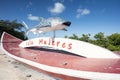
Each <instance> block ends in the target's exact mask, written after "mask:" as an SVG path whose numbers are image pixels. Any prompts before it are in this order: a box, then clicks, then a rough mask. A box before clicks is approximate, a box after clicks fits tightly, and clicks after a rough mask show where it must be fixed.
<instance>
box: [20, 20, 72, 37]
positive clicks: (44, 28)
mask: <svg viewBox="0 0 120 80" xmlns="http://www.w3.org/2000/svg"><path fill="white" fill-rule="evenodd" d="M22 24H23V26H24V27H25V29H26V35H28V33H29V32H33V34H37V33H39V34H41V33H46V32H50V31H54V35H55V31H56V30H64V31H67V29H66V28H67V27H69V26H70V25H71V22H70V21H64V20H61V19H59V18H49V19H44V18H40V24H38V25H36V26H34V27H33V28H31V29H29V27H28V26H27V24H26V23H25V22H24V21H23V23H22Z"/></svg>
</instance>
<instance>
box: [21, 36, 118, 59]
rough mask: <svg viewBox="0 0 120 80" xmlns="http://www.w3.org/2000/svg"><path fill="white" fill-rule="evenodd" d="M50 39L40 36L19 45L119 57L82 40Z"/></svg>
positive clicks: (84, 54) (92, 55)
mask: <svg viewBox="0 0 120 80" xmlns="http://www.w3.org/2000/svg"><path fill="white" fill-rule="evenodd" d="M42 40H43V41H42ZM40 41H41V42H40ZM52 41H53V40H52V39H51V38H49V37H40V38H34V39H30V40H27V41H23V42H22V43H21V44H20V45H19V46H20V47H23V48H24V47H34V46H48V47H53V48H55V49H56V48H57V49H60V50H65V51H68V52H71V53H74V54H77V55H81V56H84V57H87V58H120V56H118V55H116V54H114V53H113V52H111V51H109V50H107V49H105V48H102V47H99V46H96V45H93V44H90V43H86V42H83V41H77V40H72V39H66V38H55V39H54V43H52ZM44 43H45V44H44ZM58 43H59V44H58ZM53 44H54V45H53Z"/></svg>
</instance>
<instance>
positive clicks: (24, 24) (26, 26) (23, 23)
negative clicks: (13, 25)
mask: <svg viewBox="0 0 120 80" xmlns="http://www.w3.org/2000/svg"><path fill="white" fill-rule="evenodd" d="M22 25H23V26H24V27H25V29H26V31H27V30H28V29H29V27H28V25H27V24H26V23H25V22H24V21H23V22H22Z"/></svg>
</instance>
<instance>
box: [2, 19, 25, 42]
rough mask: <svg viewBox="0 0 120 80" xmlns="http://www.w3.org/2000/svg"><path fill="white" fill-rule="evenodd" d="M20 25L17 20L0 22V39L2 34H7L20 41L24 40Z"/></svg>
mask: <svg viewBox="0 0 120 80" xmlns="http://www.w3.org/2000/svg"><path fill="white" fill-rule="evenodd" d="M22 28H23V26H22V24H20V23H18V22H17V20H14V21H11V22H10V21H9V20H0V37H1V35H2V33H3V32H7V33H9V34H11V35H13V36H15V37H18V38H20V39H22V40H25V39H27V38H25V35H24V34H25V32H24V31H22Z"/></svg>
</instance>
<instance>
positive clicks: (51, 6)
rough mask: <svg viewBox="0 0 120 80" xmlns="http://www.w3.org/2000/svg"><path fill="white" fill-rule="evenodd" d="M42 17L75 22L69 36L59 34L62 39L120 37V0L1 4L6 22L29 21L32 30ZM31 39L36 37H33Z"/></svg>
mask: <svg viewBox="0 0 120 80" xmlns="http://www.w3.org/2000/svg"><path fill="white" fill-rule="evenodd" d="M38 17H44V18H49V17H60V18H63V19H65V20H68V21H71V22H72V24H71V26H70V27H69V28H68V31H67V32H65V31H58V32H57V33H56V34H57V36H59V37H63V36H65V35H68V36H71V35H72V34H74V33H75V34H77V35H78V36H81V34H88V33H90V34H91V35H94V34H96V33H98V32H104V33H105V35H110V34H112V33H116V32H118V33H120V0H0V19H2V20H10V21H12V20H15V19H17V20H18V22H20V23H22V21H25V22H26V23H27V24H28V26H30V28H32V27H33V26H34V25H37V24H38V23H39V20H38ZM51 34H52V32H49V33H47V34H46V36H49V35H51ZM28 36H29V38H32V37H36V35H33V34H32V33H30V34H29V35H28Z"/></svg>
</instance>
